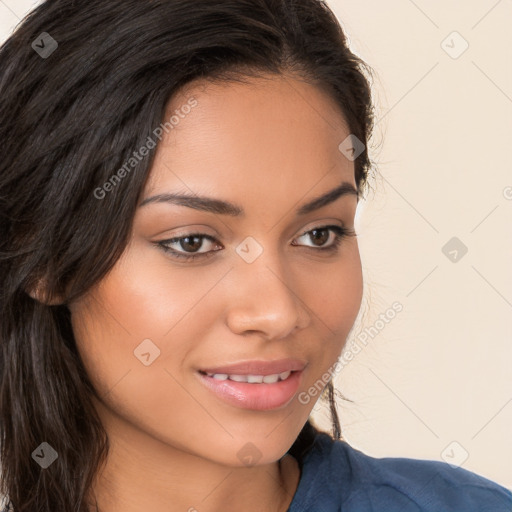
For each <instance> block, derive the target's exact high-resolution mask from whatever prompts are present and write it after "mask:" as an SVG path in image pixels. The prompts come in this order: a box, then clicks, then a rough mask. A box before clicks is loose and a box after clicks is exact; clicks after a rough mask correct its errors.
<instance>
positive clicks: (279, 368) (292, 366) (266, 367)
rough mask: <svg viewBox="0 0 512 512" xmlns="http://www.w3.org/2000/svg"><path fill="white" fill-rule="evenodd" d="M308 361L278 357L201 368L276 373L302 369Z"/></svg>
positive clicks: (228, 371) (230, 372)
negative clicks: (268, 359)
mask: <svg viewBox="0 0 512 512" xmlns="http://www.w3.org/2000/svg"><path fill="white" fill-rule="evenodd" d="M305 366H306V363H305V362H304V361H301V360H300V359H292V358H288V359H278V360H275V361H264V360H258V361H256V360H254V361H243V362H240V363H234V364H229V365H225V366H217V367H215V368H213V367H211V368H201V371H203V372H205V373H213V374H215V373H221V374H222V373H224V374H228V375H263V376H265V375H274V374H276V373H283V372H287V371H302V370H303V369H304V367H305Z"/></svg>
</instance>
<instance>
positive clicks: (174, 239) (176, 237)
mask: <svg viewBox="0 0 512 512" xmlns="http://www.w3.org/2000/svg"><path fill="white" fill-rule="evenodd" d="M331 226H336V227H339V228H341V229H344V230H346V231H347V232H349V233H350V232H351V231H353V229H352V228H350V227H347V226H345V225H343V224H342V225H341V226H339V225H337V224H333V223H332V221H326V222H325V223H324V224H317V225H314V226H312V227H310V228H307V229H303V230H301V231H300V232H299V234H298V235H296V236H295V238H297V237H301V236H304V235H306V234H308V233H310V232H311V231H313V230H315V229H330V230H331V231H332V227H331ZM192 236H198V237H201V238H205V239H207V240H209V241H211V242H217V243H220V242H219V240H218V239H217V238H216V237H215V236H214V235H210V234H208V233H202V232H200V231H199V230H196V231H190V232H188V233H183V234H177V235H174V236H172V237H170V238H165V239H163V240H160V242H169V243H170V242H173V243H175V242H178V241H180V240H182V239H183V238H188V237H192Z"/></svg>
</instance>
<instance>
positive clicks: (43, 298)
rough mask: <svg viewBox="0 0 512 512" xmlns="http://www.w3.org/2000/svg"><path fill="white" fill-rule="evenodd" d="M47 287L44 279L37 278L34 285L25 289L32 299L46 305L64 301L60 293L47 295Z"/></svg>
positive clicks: (54, 304)
mask: <svg viewBox="0 0 512 512" xmlns="http://www.w3.org/2000/svg"><path fill="white" fill-rule="evenodd" d="M47 288H48V287H47V283H46V280H45V279H42V278H41V279H38V281H37V283H36V285H35V286H33V287H31V288H30V289H29V290H26V292H27V293H28V294H29V295H30V296H31V297H32V298H33V299H34V300H37V301H38V302H40V303H41V304H46V305H47V306H56V305H59V304H62V303H63V302H64V300H63V298H62V297H61V296H60V295H58V296H54V297H49V296H48V291H47Z"/></svg>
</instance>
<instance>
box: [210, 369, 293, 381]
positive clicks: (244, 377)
mask: <svg viewBox="0 0 512 512" xmlns="http://www.w3.org/2000/svg"><path fill="white" fill-rule="evenodd" d="M291 373H292V372H291V371H290V370H288V371H287V372H282V373H275V374H273V375H228V374H227V373H207V375H208V377H213V378H214V379H216V380H228V379H229V380H234V381H235V382H248V383H249V384H261V383H265V384H273V383H275V382H277V381H278V380H286V379H287V378H288V377H289V376H290V374H291Z"/></svg>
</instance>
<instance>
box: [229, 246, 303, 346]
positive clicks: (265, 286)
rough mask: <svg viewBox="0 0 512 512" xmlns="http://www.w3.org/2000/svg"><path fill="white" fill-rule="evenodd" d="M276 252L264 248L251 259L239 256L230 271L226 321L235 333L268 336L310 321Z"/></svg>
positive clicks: (276, 336) (287, 333)
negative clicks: (246, 259)
mask: <svg viewBox="0 0 512 512" xmlns="http://www.w3.org/2000/svg"><path fill="white" fill-rule="evenodd" d="M294 284H296V283H294V280H293V278H292V276H291V273H290V272H289V271H286V268H284V267H283V264H282V262H281V261H280V258H279V256H278V255H275V254H274V255H273V254H271V253H270V252H269V251H264V252H263V253H262V254H261V255H260V256H259V257H258V258H257V259H256V260H255V261H253V262H252V263H247V262H246V261H244V260H242V259H240V260H239V261H237V262H236V263H235V267H234V268H233V269H232V271H231V272H230V287H231V290H230V292H229V295H228V296H229V299H228V300H229V306H228V312H227V318H226V322H227V325H228V327H229V328H230V329H231V331H232V332H234V333H236V334H240V335H242V334H247V333H258V334H259V335H260V336H263V337H265V338H266V339H268V340H272V339H282V338H286V337H287V336H290V335H291V334H292V333H293V331H295V330H296V329H304V328H305V327H307V326H308V325H309V323H310V321H311V317H310V314H309V312H308V309H307V307H306V305H305V303H304V301H303V299H302V297H300V296H299V292H298V291H296V290H295V289H294Z"/></svg>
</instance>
